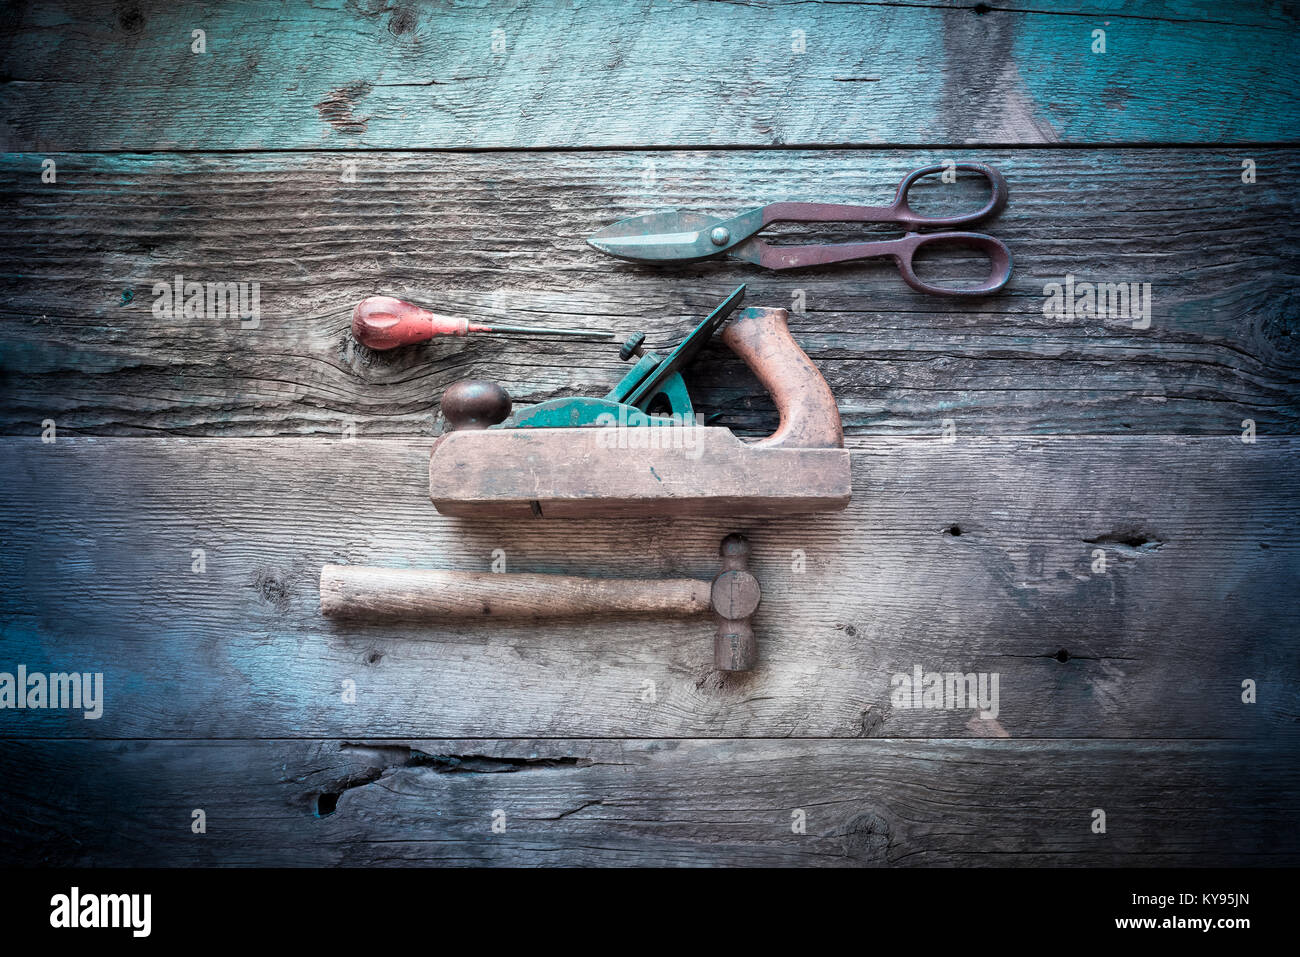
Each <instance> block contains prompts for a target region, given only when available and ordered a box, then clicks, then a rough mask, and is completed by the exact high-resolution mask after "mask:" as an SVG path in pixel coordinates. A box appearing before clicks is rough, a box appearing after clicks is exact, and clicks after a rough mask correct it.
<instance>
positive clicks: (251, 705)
mask: <svg viewBox="0 0 1300 957" xmlns="http://www.w3.org/2000/svg"><path fill="white" fill-rule="evenodd" d="M1298 442H1300V440H1296V439H1275V438H1269V437H1264V438H1261V439H1260V440H1259V441H1258V442H1256V443H1255V444H1245V443H1242V442H1241V441H1238V440H1230V439H1189V438H1172V437H1171V438H1145V439H1142V438H1138V437H1130V438H1119V437H1112V438H1004V439H967V438H962V437H959V438H958V441H956V442H955V443H954V444H945V443H944V442H942V441H940V440H937V439H936V440H920V439H914V440H901V439H876V440H872V441H871V442H870V443H869V444H867V445H865V446H864V447H863V448H862V449H860V450H858V451H855V452H854V454H853V460H854V480H853V487H854V501H853V503H852V505H851V506H850V507H849V509H848V510H847V511H845V512H842V513H832V514H826V515H820V516H816V517H806V518H789V519H781V520H774V521H760V522H738V523H736V524H731V523H727V522H724V521H723V520H719V519H713V520H701V521H696V522H677V523H674V522H669V521H665V520H659V521H655V520H653V517H652V516H649V515H647V516H646V518H645V520H644V521H622V522H612V521H610V522H594V521H588V522H564V523H558V524H557V523H554V522H545V521H538V522H531V523H529V522H521V521H518V520H508V521H487V522H466V521H460V520H455V519H449V518H446V517H444V516H440V515H438V514H437V513H436V512H435V510H434V509H433V507H432V506H431V505H430V503H429V501H428V499H427V486H426V484H425V468H426V464H427V458H428V446H427V444H426V443H424V442H420V441H418V440H414V441H406V440H387V441H366V440H360V441H355V442H350V443H331V442H325V441H320V440H293V441H287V440H173V439H73V440H68V439H59V440H58V441H56V442H55V443H54V444H52V445H43V444H41V443H40V442H39V441H38V440H35V439H31V440H13V439H10V440H5V441H4V442H3V443H0V452H2V454H0V467H2V468H3V472H4V474H5V475H6V477H7V479H6V483H5V486H4V488H3V491H2V492H0V502H3V505H2V506H0V514H3V516H4V528H5V547H4V548H3V549H0V580H2V581H4V582H6V589H5V590H4V592H3V593H0V611H2V612H3V615H2V618H3V626H0V627H2V629H3V630H2V631H0V662H4V663H6V664H7V666H8V667H9V668H10V669H12V668H13V667H15V666H16V665H17V664H25V665H26V666H27V667H28V669H29V670H30V671H34V672H35V671H40V672H63V671H68V670H75V671H80V672H103V674H104V676H105V677H104V681H105V698H106V700H105V705H104V713H103V716H102V717H101V718H99V719H98V720H86V719H85V718H83V717H82V715H81V713H80V712H74V711H68V710H63V711H56V710H44V711H32V710H24V711H18V710H0V735H4V736H6V737H28V736H32V735H39V736H42V737H84V736H93V737H133V738H134V737H248V736H283V735H285V734H286V733H288V732H292V733H293V734H300V735H313V736H329V737H341V736H348V735H369V736H375V735H378V736H447V735H450V736H460V735H468V736H476V737H493V736H509V737H531V736H537V735H549V736H575V735H576V736H599V737H606V736H618V737H622V736H634V737H638V736H672V737H675V736H776V737H785V736H820V735H834V736H889V737H908V736H959V737H960V736H976V737H979V736H985V737H987V736H1001V735H1010V736H1012V737H1044V736H1065V737H1160V736H1163V737H1196V738H1247V739H1255V738H1258V737H1261V736H1273V735H1285V736H1290V735H1293V734H1294V733H1295V729H1296V724H1295V720H1294V719H1295V714H1296V709H1297V702H1296V692H1295V683H1294V675H1295V673H1296V669H1297V658H1298V656H1300V608H1297V606H1296V603H1295V602H1294V600H1293V597H1292V596H1293V593H1294V585H1295V581H1296V580H1297V578H1298V577H1300V574H1298V573H1300V557H1298V556H1300V550H1298V549H1297V545H1296V541H1297V535H1296V533H1297V524H1298V521H1300V520H1298V518H1297V512H1296V509H1295V502H1296V500H1297V493H1298V492H1300V488H1298V486H1300V473H1297V470H1296V469H1295V468H1294V462H1295V456H1296V452H1297V444H1298ZM732 531H743V532H745V533H747V534H748V535H749V537H750V539H751V542H752V544H753V547H754V556H753V561H752V565H751V567H752V569H753V571H754V574H755V575H756V576H757V577H758V579H759V581H760V582H761V583H762V587H763V601H762V605H761V606H760V608H759V609H758V612H757V614H756V616H755V617H754V619H753V622H754V626H755V629H756V632H757V634H758V642H759V663H758V666H757V668H756V670H755V671H753V672H752V673H749V674H746V675H743V676H722V675H720V674H718V673H715V672H712V671H711V662H712V655H711V649H712V634H713V630H714V629H713V628H712V626H711V625H710V624H709V623H707V622H692V621H660V622H655V621H646V622H630V623H629V622H617V621H602V620H592V621H576V622H547V623H544V624H541V625H533V624H529V623H519V624H510V625H507V624H504V623H478V622H463V621H457V622H447V623H443V624H439V623H436V622H435V623H429V624H402V625H393V624H370V625H365V624H356V623H339V622H331V621H327V620H326V619H324V618H322V616H321V615H320V612H319V604H318V602H319V598H318V594H317V588H318V577H319V573H320V568H321V566H322V565H323V564H326V563H341V564H366V565H377V566H387V567H398V568H401V567H428V568H453V569H463V570H468V571H486V570H489V568H490V567H491V565H492V564H493V561H494V559H500V560H502V561H504V565H505V570H507V571H515V572H543V573H573V574H589V575H598V576H602V577H626V578H642V577H672V578H681V577H691V578H710V577H712V576H713V575H714V574H716V573H717V571H718V558H717V548H718V542H719V541H720V540H721V538H722V537H723V535H725V534H726V533H729V532H732ZM194 549H202V550H203V552H204V555H203V559H204V568H203V572H202V573H196V572H195V571H194V564H193V563H194V561H195V559H194V552H193V550H194ZM1098 550H1102V551H1104V552H1105V558H1106V564H1105V567H1104V571H1103V570H1101V567H1100V566H1098V565H1096V561H1097V558H1096V552H1097V551H1098ZM917 666H919V667H920V668H921V669H922V671H923V672H935V673H961V674H976V675H979V674H985V675H989V676H991V675H993V674H997V675H998V676H999V677H998V681H999V692H998V693H999V703H998V706H997V711H998V714H997V716H996V718H993V719H983V718H979V717H977V711H979V710H980V709H978V708H976V707H974V703H973V702H953V703H954V704H964V705H966V706H965V707H957V708H954V709H935V708H930V709H926V708H919V709H918V708H914V707H908V706H907V705H909V704H912V703H913V701H912V700H910V699H907V698H895V696H894V689H895V682H896V681H898V680H899V679H897V678H896V677H895V676H897V675H906V676H910V675H912V674H913V672H914V669H915V668H916V667H917ZM1246 680H1250V681H1253V682H1255V684H1256V686H1257V688H1258V692H1257V694H1258V703H1255V704H1244V703H1243V700H1242V696H1243V682H1244V681H1246ZM989 681H991V677H990V678H988V679H986V684H985V689H986V692H988V691H989V690H990V688H991V686H990V685H989V684H988V682H989ZM348 682H352V683H354V684H355V687H356V700H355V702H352V701H348V700H346V696H345V692H346V690H347V688H348V687H349V686H348V684H347V683H348ZM986 710H991V709H986Z"/></svg>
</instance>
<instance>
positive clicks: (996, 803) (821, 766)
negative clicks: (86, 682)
mask: <svg viewBox="0 0 1300 957" xmlns="http://www.w3.org/2000/svg"><path fill="white" fill-rule="evenodd" d="M90 769H93V772H94V773H93V774H88V773H87V772H88V770H90ZM0 774H3V777H4V780H5V782H6V790H7V792H8V794H9V795H10V799H9V800H6V801H4V802H3V803H0V861H3V862H5V863H10V862H14V861H22V862H25V863H35V862H39V863H42V864H76V865H82V866H90V865H102V864H115V865H128V866H129V865H133V864H152V865H163V866H195V865H200V866H202V865H208V866H211V865H250V864H261V865H316V866H331V865H352V866H361V865H364V866H402V865H422V864H423V865H485V864H495V865H515V866H520V865H525V866H536V865H570V866H572V865H588V866H589V865H613V866H631V865H655V866H704V865H769V866H772V865H780V866H795V865H801V866H820V867H826V866H875V865H891V866H903V867H915V866H926V865H931V866H935V865H941V866H963V867H964V866H971V865H989V864H995V865H1003V866H1008V865H1011V866H1029V865H1034V866H1084V865H1109V866H1153V865H1183V866H1188V865H1190V866H1206V865H1212V864H1220V865H1251V864H1270V865H1276V866H1280V865H1286V864H1291V865H1294V864H1295V862H1296V861H1297V859H1298V857H1300V841H1298V840H1297V837H1296V835H1297V833H1298V829H1297V827H1296V825H1297V824H1298V823H1300V804H1298V803H1297V800H1296V793H1297V790H1298V788H1300V772H1297V769H1296V766H1295V762H1294V760H1293V759H1292V755H1291V754H1290V753H1289V751H1287V750H1286V749H1282V748H1276V747H1274V748H1270V747H1267V746H1262V745H1243V744H1241V743H1240V742H1233V743H1225V742H1180V741H1152V742H1130V741H1112V742H1096V741H1094V742H1078V741H944V740H936V741H924V742H905V741H732V740H720V741H689V740H688V741H675V740H670V741H661V740H649V741H626V740H625V741H590V740H584V741H478V740H474V741H463V740H457V741H448V740H432V741H430V740H412V741H402V740H396V741H394V740H382V741H364V740H347V741H337V740H331V741H203V742H190V741H133V742H121V743H117V742H88V741H64V742H50V741H25V742H16V743H8V742H7V743H6V746H5V747H4V748H0ZM195 808H201V809H203V811H204V812H205V814H206V821H207V833H206V834H202V835H196V834H193V833H191V831H190V822H191V814H192V812H193V810H194V809H195ZM1096 808H1100V809H1102V810H1104V811H1105V813H1106V833H1105V834H1094V833H1092V831H1091V827H1090V825H1091V824H1092V821H1093V810H1094V809H1096ZM798 810H802V811H803V812H804V815H805V826H806V833H803V834H796V833H794V832H793V830H792V827H791V825H792V823H793V821H794V817H793V815H794V813H795V812H796V811H798ZM494 813H498V814H499V815H503V816H499V817H498V820H501V821H502V822H503V823H504V825H505V830H504V832H501V833H493V831H492V824H493V814H494ZM102 820H111V821H113V822H114V823H113V826H112V827H105V826H103V825H102V824H101V823H100V822H101V821H102Z"/></svg>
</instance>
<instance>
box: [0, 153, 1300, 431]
mask: <svg viewBox="0 0 1300 957" xmlns="http://www.w3.org/2000/svg"><path fill="white" fill-rule="evenodd" d="M972 156H976V157H979V158H984V159H988V160H990V161H992V162H994V163H995V164H996V165H998V166H999V167H1000V168H1001V169H1002V170H1003V171H1004V172H1005V173H1006V175H1007V178H1008V180H1009V182H1010V184H1011V196H1012V198H1011V205H1010V207H1009V208H1008V209H1007V211H1006V212H1005V213H1004V214H1003V215H1002V216H1001V217H1000V218H999V219H998V221H996V222H994V223H992V224H991V225H990V226H989V227H988V228H989V231H991V232H993V233H995V234H996V235H998V236H1000V237H1002V238H1003V239H1005V240H1006V242H1007V243H1008V244H1009V245H1010V247H1011V249H1012V251H1013V252H1014V254H1015V257H1016V275H1015V278H1014V279H1013V280H1012V286H1011V287H1010V289H1009V290H1008V291H1007V293H1005V294H1004V295H1000V296H996V297H993V298H990V299H987V300H982V301H979V302H977V303H973V304H972V303H960V302H952V301H949V300H944V299H939V298H936V297H928V296H923V295H920V294H918V293H915V292H913V291H912V290H910V289H908V288H907V287H906V286H904V285H903V283H902V282H901V281H900V280H899V278H898V276H897V273H896V271H895V270H894V269H893V267H892V266H890V265H889V264H887V263H866V264H850V265H846V266H843V267H838V268H833V269H822V270H812V271H806V272H798V273H791V274H786V275H779V274H776V273H771V272H766V271H763V270H760V269H757V268H755V267H751V266H748V265H745V264H737V263H726V262H719V263H703V264H699V265H697V266H692V267H690V268H687V269H679V270H662V269H654V268H651V267H642V266H636V265H633V264H628V263H622V262H619V261H617V260H613V259H610V258H608V257H605V256H603V255H601V254H599V253H597V252H595V251H594V250H592V249H590V248H589V247H587V246H586V244H585V243H584V242H583V239H584V237H585V236H587V235H589V234H590V233H592V232H593V231H595V230H596V229H597V228H599V227H600V226H602V225H604V224H607V223H609V222H612V221H614V220H617V219H620V218H622V217H624V216H630V215H634V214H637V213H642V212H646V211H648V210H653V209H657V208H664V207H674V206H677V207H682V208H690V209H697V210H702V211H704V210H711V211H714V212H719V213H725V212H731V211H738V210H741V209H744V208H746V207H747V206H749V205H752V204H754V203H757V202H763V201H767V200H777V199H823V200H827V201H840V202H864V201H865V202H875V201H880V200H884V199H886V198H888V197H889V196H890V195H892V191H893V188H894V186H895V185H896V184H897V183H898V181H899V180H900V179H901V178H902V176H903V174H904V173H905V172H906V171H908V170H910V169H912V168H915V167H916V166H919V165H923V164H926V163H932V162H936V161H938V160H941V159H944V158H948V157H953V158H959V159H964V158H971V157H972ZM1295 158H1296V154H1295V152H1294V151H1290V150H1267V151H1264V150H1259V151H1232V152H1220V151H1212V152H1201V151H1197V152H1190V153H1189V152H1185V151H1166V150H1158V151H1152V150H1127V151H1106V152H1104V153H1103V152H1095V151H1018V152H1017V151H981V152H980V153H978V154H969V153H967V152H965V151H951V152H948V151H935V150H924V151H888V152H864V151H788V152H787V151H739V152H729V151H717V152H643V153H566V154H562V155H546V154H533V153H512V154H505V155H500V154H473V155H463V154H445V153H437V154H415V155H412V154H383V155H376V156H369V157H365V158H362V159H361V160H360V166H359V168H358V172H357V182H356V183H345V182H341V181H340V176H341V170H342V167H341V163H342V159H340V158H339V157H337V156H328V155H310V156H297V155H221V156H192V155H185V156H150V157H140V156H133V157H118V156H67V155H64V156H59V157H57V158H56V159H57V162H58V164H59V166H58V169H59V174H58V175H59V180H58V183H57V184H55V185H49V184H42V183H41V181H40V157H38V156H30V155H27V156H8V157H4V158H3V162H2V165H0V179H2V180H3V182H4V183H5V186H6V189H7V192H8V193H9V195H10V196H11V198H12V201H13V207H14V210H15V214H14V216H13V219H12V224H11V228H10V229H9V230H7V231H6V233H5V235H4V236H3V237H0V263H2V264H3V265H2V266H0V268H2V269H3V271H4V273H5V281H4V284H3V285H4V289H3V291H2V292H0V370H2V371H3V374H4V377H5V378H4V385H5V396H4V399H3V401H2V402H0V430H2V431H3V432H5V433H8V434H23V435H31V434H34V433H35V432H36V431H37V430H38V429H39V428H40V423H41V422H42V421H43V420H45V419H47V418H53V419H54V420H55V421H56V422H57V423H58V424H59V426H60V427H61V428H63V429H64V430H65V431H66V432H79V433H83V434H86V433H89V434H136V435H156V434H159V433H169V434H185V435H222V436H238V435H285V434H313V433H314V434H322V435H328V436H338V435H339V434H340V433H341V431H342V429H343V428H344V425H345V423H348V422H351V423H353V424H354V425H355V428H356V430H357V432H358V433H359V434H360V435H362V436H380V435H393V434H399V435H400V434H405V435H412V434H424V435H427V434H431V433H433V432H434V431H436V430H437V429H438V428H439V425H438V424H437V422H436V418H435V416H436V411H437V406H436V402H437V399H438V397H439V396H440V395H441V393H442V391H443V390H444V389H445V388H446V387H447V386H448V385H450V384H451V383H452V382H455V381H457V380H459V379H461V378H464V377H469V376H477V377H482V378H491V379H496V380H499V381H501V382H503V383H504V384H505V385H506V386H507V388H509V389H510V390H511V392H512V393H513V394H514V396H515V399H516V401H517V402H518V403H520V404H527V403H532V402H536V401H540V400H543V399H547V398H553V397H555V396H558V395H565V394H574V393H579V394H584V393H585V394H593V393H595V394H604V392H605V391H607V390H608V388H609V387H610V386H611V385H612V384H613V383H614V382H616V381H617V379H618V377H619V376H621V375H622V373H623V371H624V370H625V368H626V367H625V366H624V365H623V364H622V363H620V362H619V361H618V358H617V355H616V354H615V352H614V350H613V349H611V348H610V347H609V346H606V345H603V344H593V343H576V344H575V343H569V342H557V341H549V342H542V341H526V340H511V339H504V338H494V337H489V338H478V339H472V340H461V339H458V340H454V341H451V342H448V341H447V340H441V341H438V342H435V343H429V344H425V345H422V346H417V347H414V348H411V349H403V350H396V351H394V352H391V353H375V352H370V351H369V350H365V349H359V348H354V347H353V346H352V345H351V339H350V337H349V335H348V333H347V327H348V317H349V314H350V310H351V308H352V307H353V305H355V303H356V302H357V301H358V300H359V299H361V298H362V297H363V296H365V295H369V294H371V293H374V292H393V293H397V294H400V295H403V296H407V297H410V298H415V299H422V300H425V301H428V302H433V303H437V304H438V305H439V306H441V307H444V308H445V309H447V310H449V311H458V312H462V313H465V314H467V315H469V316H471V317H473V318H478V319H484V318H487V319H489V320H496V321H502V320H505V321H509V320H510V319H514V320H516V321H519V320H529V321H533V322H540V323H552V324H557V325H574V324H580V323H589V324H591V325H592V326H596V327H601V328H609V329H614V330H616V331H618V332H619V333H620V334H624V335H625V334H628V333H631V332H633V331H635V330H638V329H643V330H645V331H646V332H647V333H648V335H649V343H650V345H651V346H655V347H659V346H663V345H665V344H669V343H671V342H673V341H675V340H676V339H678V338H680V337H681V336H682V335H684V334H685V332H686V330H687V329H689V328H690V325H691V324H692V323H693V322H694V321H696V320H697V319H698V318H699V317H700V316H702V315H703V314H704V313H705V312H707V310H708V309H709V308H711V307H712V306H713V305H715V304H716V303H717V302H718V301H719V300H720V299H721V298H722V296H723V295H725V294H726V293H727V292H729V291H730V290H731V289H732V288H734V287H735V286H736V285H737V284H739V283H740V282H748V283H749V284H750V291H749V294H748V300H747V301H748V302H749V303H751V304H760V305H764V304H765V305H780V306H787V307H792V308H794V309H795V310H799V309H802V310H803V311H802V312H799V311H795V312H794V313H793V314H792V316H791V328H792V330H793V331H794V333H795V335H796V337H797V338H798V339H799V341H800V343H801V344H802V345H803V347H804V348H805V349H806V350H807V351H808V352H809V353H810V355H811V356H812V358H813V359H814V361H816V362H817V363H818V365H819V366H820V368H821V369H822V371H823V373H824V374H825V376H826V378H827V380H828V381H829V382H830V384H831V387H832V389H833V391H834V392H835V394H836V397H837V399H838V401H839V404H840V407H841V411H842V414H843V418H844V423H845V427H846V430H847V432H848V434H849V435H850V436H855V435H867V434H879V433H919V434H924V435H935V434H937V433H938V432H939V430H940V429H941V427H942V423H943V420H944V419H951V420H952V421H953V424H954V425H955V427H956V428H958V429H959V430H960V431H961V432H962V433H964V434H978V433H1008V432H1011V433H1024V432H1088V433H1112V432H1113V433H1131V432H1132V433H1143V432H1154V433H1172V432H1180V433H1194V434H1215V435H1222V434H1225V433H1227V434H1235V433H1237V432H1238V431H1239V430H1240V428H1241V422H1242V420H1243V419H1247V418H1249V419H1253V420H1255V421H1256V422H1257V423H1258V428H1259V430H1260V431H1261V432H1264V433H1272V434H1278V433H1287V434H1294V433H1295V432H1296V431H1297V430H1300V402H1298V401H1297V388H1298V385H1297V383H1298V380H1300V370H1298V366H1297V358H1296V357H1297V353H1296V349H1295V343H1296V341H1297V340H1298V337H1297V335H1296V334H1295V319H1294V315H1295V311H1296V310H1295V308H1294V305H1295V282H1294V281H1293V277H1294V276H1295V275H1296V274H1297V270H1298V269H1300V263H1298V262H1297V258H1298V257H1300V253H1298V252H1297V250H1300V228H1298V227H1297V226H1296V225H1295V224H1296V222H1297V221H1298V220H1300V209H1298V208H1297V206H1298V204H1300V200H1297V197H1296V193H1295V191H1294V190H1293V189H1292V188H1291V185H1290V180H1289V179H1288V178H1287V177H1286V175H1284V171H1285V170H1286V169H1288V168H1290V166H1292V165H1293V164H1294V162H1295ZM1245 159H1252V160H1254V161H1255V162H1256V164H1257V174H1258V181H1257V182H1256V183H1254V184H1245V183H1243V182H1242V181H1241V167H1242V162H1243V160H1245ZM651 174H652V175H651ZM944 190H947V192H944ZM960 198H968V199H973V198H974V196H973V191H971V190H967V189H966V184H965V183H964V182H959V184H958V185H957V186H955V187H943V186H941V185H938V186H935V187H934V188H933V189H932V190H931V191H930V193H929V194H928V200H929V202H928V203H927V202H925V201H924V200H923V201H922V204H923V205H925V206H926V207H927V208H937V207H938V206H939V205H941V204H942V203H943V201H944V200H945V199H946V200H950V201H952V202H955V201H956V200H957V199H960ZM177 274H180V275H183V276H185V277H187V278H189V279H192V280H197V281H204V282H215V281H247V282H253V281H256V282H259V283H260V287H259V288H260V302H261V316H260V322H259V324H258V326H257V328H245V327H244V324H241V323H240V322H238V321H235V320H232V319H202V320H195V319H190V320H185V319H183V318H182V319H170V320H169V319H166V318H159V317H157V316H155V315H153V311H152V306H153V304H154V302H155V297H154V295H153V294H152V287H153V284H154V283H155V282H157V281H162V282H170V281H171V280H172V278H173V277H174V276H175V275H177ZM1067 275H1074V276H1077V277H1078V278H1079V279H1080V281H1083V280H1088V281H1093V282H1149V283H1151V316H1150V325H1149V327H1148V328H1141V329H1135V328H1133V326H1134V322H1133V321H1129V320H1122V319H1114V318H1097V317H1086V316H1076V317H1072V318H1057V317H1054V316H1053V317H1048V316H1045V315H1044V302H1045V295H1044V290H1045V288H1046V287H1047V286H1048V284H1050V283H1063V282H1064V281H1065V277H1066V276H1067ZM124 290H130V291H131V295H132V296H133V297H134V299H133V300H132V301H131V302H130V303H129V304H126V305H123V298H124ZM1138 324H1139V325H1141V324H1142V322H1141V321H1140V320H1139V322H1138ZM694 379H695V385H696V388H697V393H698V394H697V397H698V399H699V401H700V404H701V405H702V407H703V408H704V410H705V411H706V412H708V413H712V414H717V415H719V416H720V418H718V419H717V422H718V424H722V425H727V426H730V427H732V428H736V429H739V430H742V431H745V432H749V433H750V434H754V433H757V432H761V431H763V430H768V431H770V430H771V428H772V427H773V424H774V421H775V419H774V416H773V411H772V407H771V404H770V402H768V401H767V399H766V397H765V396H763V394H762V390H761V389H760V388H759V386H758V385H757V383H756V382H754V380H753V379H752V378H751V377H750V376H749V375H748V373H747V372H746V371H745V370H744V369H743V367H742V366H741V364H740V362H739V361H738V360H735V359H734V357H732V356H731V355H730V353H728V352H727V351H726V350H725V348H724V347H722V346H721V345H718V346H715V347H714V348H713V349H712V350H711V351H710V352H709V353H708V354H707V356H706V362H705V364H704V365H702V366H701V367H700V369H699V371H698V375H696V376H695V377H694Z"/></svg>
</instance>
